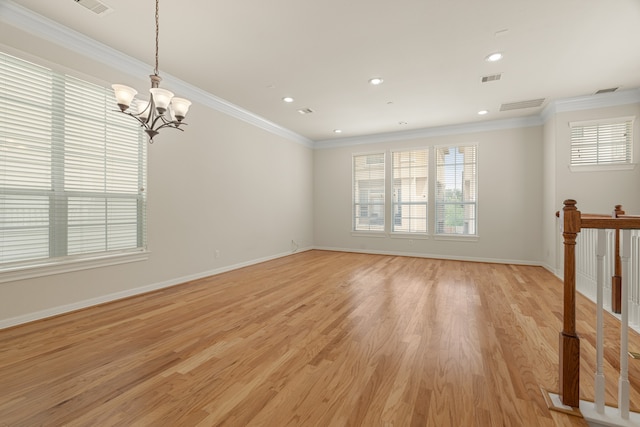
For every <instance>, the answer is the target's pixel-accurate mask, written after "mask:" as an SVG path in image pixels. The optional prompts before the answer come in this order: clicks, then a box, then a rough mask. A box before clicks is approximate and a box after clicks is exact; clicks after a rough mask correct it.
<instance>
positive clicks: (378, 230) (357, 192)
mask: <svg viewBox="0 0 640 427" xmlns="http://www.w3.org/2000/svg"><path fill="white" fill-rule="evenodd" d="M369 156H382V163H381V164H382V173H381V174H376V178H375V180H379V179H382V187H381V189H382V194H381V196H382V197H381V200H382V203H371V202H369V198H367V203H363V202H362V201H361V200H360V198H361V197H362V194H363V191H365V190H366V188H360V186H359V185H358V184H357V183H356V180H357V178H358V177H357V175H356V174H357V172H358V171H357V170H356V159H357V158H362V157H365V158H366V157H369ZM387 157H388V156H387V152H386V151H375V152H367V153H354V154H352V155H351V231H352V233H353V234H354V235H364V234H371V235H373V236H377V237H381V236H384V235H385V233H386V227H387ZM375 164H380V163H375ZM369 172H370V173H371V170H369ZM376 194H379V191H376ZM377 198H380V195H378V196H377ZM363 205H367V208H368V210H367V212H369V210H370V209H371V207H374V206H379V208H378V209H376V211H377V212H378V214H380V213H381V214H382V224H378V226H377V227H374V228H371V224H369V227H368V228H365V227H363V226H362V225H364V224H362V225H361V224H360V221H359V218H361V213H362V208H363ZM367 217H370V215H369V214H367Z"/></svg>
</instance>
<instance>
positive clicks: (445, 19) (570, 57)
mask: <svg viewBox="0 0 640 427" xmlns="http://www.w3.org/2000/svg"><path fill="white" fill-rule="evenodd" d="M100 1H102V3H104V4H105V5H107V6H108V7H109V8H110V9H111V11H110V12H108V13H105V14H103V15H97V14H95V13H93V12H91V11H89V10H88V9H86V8H85V7H82V6H81V5H80V4H78V3H76V1H75V0H48V1H42V0H15V1H14V2H15V3H17V4H19V5H22V6H24V7H27V8H28V9H31V10H33V11H34V12H36V13H38V14H41V15H44V16H45V17H47V18H50V19H52V20H54V21H57V22H59V23H61V24H63V25H64V26H67V27H69V28H71V29H73V30H76V31H78V32H80V33H83V34H85V35H87V36H89V37H91V38H92V39H95V40H97V41H99V42H101V43H104V44H106V45H108V46H110V47H112V48H115V49H117V50H119V51H121V52H123V53H125V54H127V55H129V56H132V57H134V58H137V59H139V60H141V61H144V62H145V63H148V64H150V66H149V67H150V68H149V71H150V72H151V71H152V70H153V61H154V43H155V40H154V39H155V35H154V31H155V29H154V13H155V2H154V0H136V1H131V0H100ZM494 52H502V53H503V55H504V58H503V59H502V60H501V61H498V62H493V63H491V62H488V61H486V60H485V58H486V57H487V55H489V54H491V53H494ZM159 68H160V75H162V74H163V72H166V73H168V74H170V75H172V76H174V77H176V78H178V79H180V80H183V81H186V82H188V83H190V84H192V85H195V86H197V87H199V88H200V89H203V90H205V91H207V92H209V93H211V94H213V95H216V96H217V97H220V98H223V99H225V100H227V101H229V102H231V103H233V104H235V105H237V106H239V107H242V108H244V109H246V110H249V111H251V112H252V113H254V114H257V115H258V116H261V117H263V118H265V119H267V120H269V121H271V122H274V123H275V124H277V125H279V126H282V127H284V128H286V129H289V130H291V131H293V132H295V133H297V134H299V135H302V136H304V137H306V138H309V139H311V140H313V141H320V140H327V139H335V138H345V137H354V136H364V135H373V134H379V133H387V132H398V131H407V130H415V129H423V128H430V127H435V126H444V125H454V124H462V123H475V122H481V121H488V120H496V119H504V118H514V117H524V116H531V115H535V114H539V113H540V112H541V111H542V109H543V108H544V107H545V106H546V105H548V103H549V102H552V101H553V100H557V99H563V98H568V97H575V96H584V95H593V94H595V92H596V91H598V90H601V89H608V88H616V87H617V88H619V89H618V90H619V91H621V90H625V89H633V88H638V87H640V0H607V1H605V0H536V1H532V0H526V1H525V0H485V1H478V0H447V1H445V0H441V1H434V0H394V1H390V0H367V1H364V0H348V1H346V0H323V1H310V0H269V1H264V0H262V1H260V0H233V1H224V2H223V1H221V0H189V1H175V0H174V1H168V0H161V1H160V67H159ZM495 74H501V78H500V79H499V80H495V81H490V82H486V83H482V77H484V76H488V75H495ZM372 77H382V78H383V79H384V82H383V84H381V85H378V86H373V85H370V84H369V83H368V80H369V79H370V78H372ZM123 83H126V82H123ZM163 87H164V86H163ZM167 89H171V88H170V87H167ZM177 95H178V96H179V95H180V94H177ZM286 96H290V97H293V98H294V101H293V102H291V103H285V102H283V101H282V98H283V97H286ZM600 96H602V95H600ZM534 99H544V101H543V103H542V104H541V105H540V106H538V107H529V108H520V109H515V110H509V111H500V107H501V105H502V104H507V103H514V102H520V101H529V100H534ZM300 109H311V110H313V112H312V113H310V114H305V115H303V114H300V113H299V112H298V110H300ZM479 110H488V111H489V113H488V114H486V115H484V116H479V115H478V114H477V113H478V111H479ZM335 129H340V130H342V133H340V134H337V133H334V130H335Z"/></svg>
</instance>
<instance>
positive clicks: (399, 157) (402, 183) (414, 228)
mask: <svg viewBox="0 0 640 427" xmlns="http://www.w3.org/2000/svg"><path fill="white" fill-rule="evenodd" d="M391 158H392V161H391V169H392V176H393V200H392V211H393V222H392V225H391V231H394V232H405V233H426V232H427V207H428V203H427V202H428V197H429V192H428V179H427V178H428V164H429V152H428V150H427V149H422V150H412V151H399V152H394V153H391Z"/></svg>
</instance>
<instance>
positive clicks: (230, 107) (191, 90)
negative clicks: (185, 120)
mask: <svg viewBox="0 0 640 427" xmlns="http://www.w3.org/2000/svg"><path fill="white" fill-rule="evenodd" d="M0 22H4V23H6V24H9V25H12V26H15V27H17V28H20V29H21V30H23V31H26V32H28V33H30V34H33V35H35V36H37V37H40V38H43V39H46V40H49V41H51V42H53V43H56V44H58V45H60V46H62V47H64V48H67V49H69V50H71V51H73V52H76V53H79V54H81V55H83V56H85V57H88V58H91V59H93V60H95V61H98V62H100V63H103V64H105V65H107V66H109V67H112V68H115V69H117V70H119V71H122V72H123V73H125V74H128V75H130V76H132V77H136V78H139V77H140V76H144V75H146V74H148V72H149V69H150V67H149V65H148V64H145V63H144V62H142V61H139V60H137V59H135V58H133V57H131V56H128V55H125V54H124V53H122V52H120V51H118V50H116V49H113V48H111V47H109V46H107V45H105V44H103V43H100V42H98V41H96V40H94V39H92V38H90V37H87V36H85V35H84V34H81V33H79V32H77V31H74V30H72V29H70V28H68V27H65V26H63V25H61V24H59V23H58V22H55V21H53V20H51V19H49V18H46V17H44V16H42V15H39V14H37V13H35V12H33V11H31V10H29V9H27V8H25V7H23V6H20V5H18V4H16V3H14V2H12V1H11V0H0ZM162 79H163V81H164V82H167V83H168V84H169V85H170V86H171V87H172V88H175V90H176V91H178V92H180V93H181V94H182V96H184V97H185V98H189V99H190V100H191V101H195V102H198V103H200V104H203V105H205V106H207V107H209V108H212V109H214V110H217V111H220V112H222V113H225V114H227V115H229V116H231V117H234V118H236V119H239V120H242V121H244V122H247V123H250V124H252V125H254V126H256V127H258V128H260V129H263V130H265V131H267V132H270V133H273V134H275V135H278V136H281V137H283V138H286V139H288V140H291V141H294V142H297V143H299V144H302V145H305V146H307V147H310V148H312V147H313V145H314V144H313V141H311V140H310V139H308V138H306V137H304V136H302V135H299V134H297V133H295V132H293V131H291V130H289V129H286V128H284V127H282V126H280V125H277V124H275V123H273V122H271V121H269V120H267V119H265V118H263V117H261V116H258V115H257V114H254V113H252V112H250V111H248V110H245V109H244V108H241V107H239V106H237V105H235V104H232V103H231V102H229V101H227V100H225V99H222V98H220V97H217V96H215V95H213V94H211V93H209V92H207V91H204V90H202V89H200V88H198V87H196V86H193V85H191V84H189V83H187V82H185V81H182V80H180V79H178V78H176V77H174V76H171V75H170V74H165V73H163V74H162Z"/></svg>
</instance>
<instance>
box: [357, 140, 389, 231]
mask: <svg viewBox="0 0 640 427" xmlns="http://www.w3.org/2000/svg"><path fill="white" fill-rule="evenodd" d="M384 189H385V168H384V153H375V154H363V155H354V156H353V229H354V230H356V231H384V212H385V203H384V201H385V191H384Z"/></svg>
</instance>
